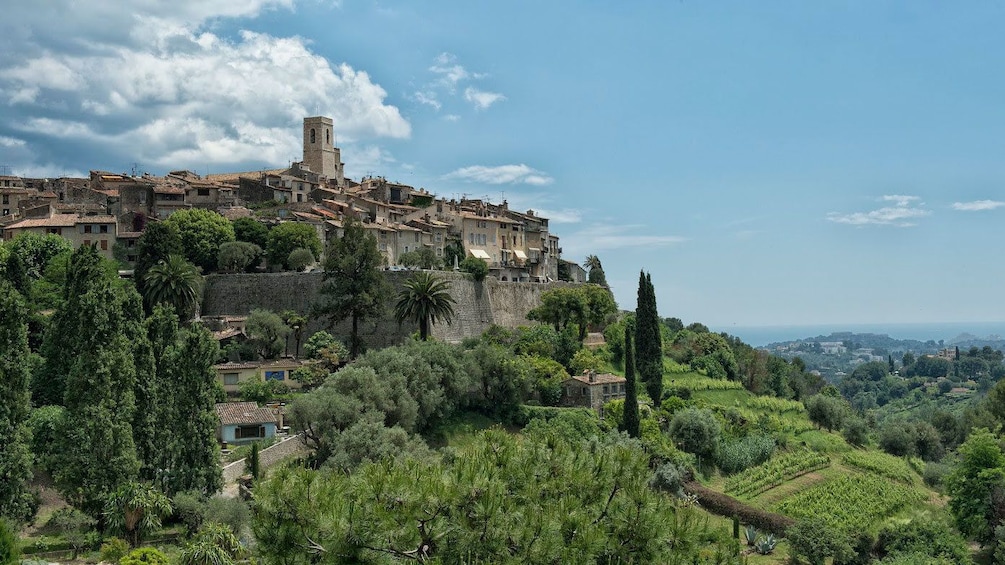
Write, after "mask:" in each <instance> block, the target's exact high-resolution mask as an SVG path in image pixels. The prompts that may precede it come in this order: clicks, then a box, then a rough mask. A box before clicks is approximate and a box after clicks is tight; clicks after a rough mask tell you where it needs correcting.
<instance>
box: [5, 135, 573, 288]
mask: <svg viewBox="0 0 1005 565" xmlns="http://www.w3.org/2000/svg"><path fill="white" fill-rule="evenodd" d="M344 167H345V165H344V163H343V162H342V158H341V150H340V149H339V148H338V147H336V146H335V144H334V135H333V123H332V120H331V118H327V117H323V116H317V117H309V118H305V119H304V122H303V160H302V161H300V162H294V163H292V164H291V165H290V166H289V167H287V168H282V169H268V170H258V171H247V172H234V173H223V174H208V175H204V176H200V175H198V174H196V173H193V172H191V171H187V170H179V171H171V172H169V173H168V174H166V175H164V176H153V175H150V174H146V173H143V174H140V175H137V174H135V172H134V173H133V174H126V173H121V174H118V173H111V172H107V171H91V172H90V176H89V178H86V179H85V178H57V179H37V178H22V177H17V176H9V175H6V176H0V202H2V204H0V227H2V228H3V238H4V239H5V240H12V239H14V238H15V237H17V236H18V235H19V234H22V233H38V234H57V235H60V236H62V237H64V238H66V239H67V240H69V241H70V242H71V244H73V246H74V247H77V246H79V245H81V244H88V245H94V246H95V247H96V249H97V250H98V251H99V253H100V254H101V255H102V256H104V257H105V258H107V259H116V260H118V261H120V262H123V263H126V264H131V263H133V262H134V261H135V260H136V245H137V241H138V240H139V238H140V236H141V235H142V233H143V231H144V229H145V228H146V227H147V226H148V225H149V224H150V223H151V222H158V221H161V220H164V219H166V218H168V217H169V216H170V215H171V214H173V213H174V212H177V211H179V210H185V209H192V208H202V209H207V210H213V211H216V212H218V213H219V214H221V215H222V216H223V217H225V218H227V219H229V220H236V219H238V218H243V217H256V218H257V219H259V220H262V221H267V222H270V223H273V224H277V223H282V222H299V223H304V224H307V225H310V226H311V227H313V228H314V229H315V230H316V231H317V234H318V237H319V238H320V240H321V241H322V242H328V241H330V240H331V239H332V238H334V237H339V236H341V233H342V231H341V230H342V226H343V222H344V221H345V218H346V217H348V216H352V217H354V218H357V219H359V220H361V221H362V223H363V226H364V227H365V229H366V230H367V231H369V232H372V233H373V235H374V236H375V238H376V240H377V242H378V248H379V250H380V253H381V255H382V257H383V261H384V265H385V267H387V268H389V269H394V268H396V267H397V266H400V265H401V264H402V262H403V261H402V259H403V257H407V255H406V254H408V253H409V252H416V251H419V250H422V249H429V250H431V251H432V253H433V254H434V255H435V257H437V258H439V260H440V261H441V262H449V261H447V259H448V258H449V257H448V256H449V255H450V253H449V252H448V250H449V249H450V248H451V246H453V247H454V248H455V249H456V250H457V251H456V252H455V253H454V257H457V256H461V257H475V258H479V259H483V260H484V261H485V262H486V263H487V264H488V267H489V272H490V274H491V275H492V276H493V277H495V278H496V279H498V280H500V281H519V282H548V281H554V280H559V279H560V278H562V279H565V280H573V281H578V282H583V281H585V272H584V270H583V269H582V268H581V267H580V266H579V265H577V264H575V263H572V262H564V261H563V260H562V259H561V252H562V249H561V247H560V246H559V238H558V236H557V235H556V234H554V233H552V232H551V231H550V229H549V225H548V219H547V218H543V217H541V216H540V215H538V214H536V213H535V212H534V211H533V210H526V211H524V212H520V211H516V210H511V209H510V208H509V205H508V203H507V202H506V201H505V200H504V201H503V202H502V203H500V204H493V203H491V202H487V201H484V200H480V199H468V198H461V199H459V200H457V199H451V200H446V199H444V198H440V197H437V196H436V195H434V194H433V193H431V192H429V191H427V190H426V189H423V188H418V189H416V188H414V187H411V186H408V185H405V184H399V183H394V182H389V181H388V180H387V179H385V178H383V177H365V178H362V179H361V180H360V181H359V182H356V181H354V180H352V179H349V178H346V176H345V174H344ZM319 259H320V258H319ZM455 262H456V260H455ZM447 266H448V267H449V266H450V265H447Z"/></svg>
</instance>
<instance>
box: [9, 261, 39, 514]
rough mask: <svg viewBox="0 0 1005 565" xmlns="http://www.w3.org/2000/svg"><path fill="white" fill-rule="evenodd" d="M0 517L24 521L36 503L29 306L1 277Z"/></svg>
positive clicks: (32, 512)
mask: <svg viewBox="0 0 1005 565" xmlns="http://www.w3.org/2000/svg"><path fill="white" fill-rule="evenodd" d="M0 319H3V323H2V324H0V352H3V353H2V354H0V437H2V438H3V441H0V477H3V480H2V481H0V519H3V518H7V519H8V520H11V521H12V522H14V523H18V524H21V523H25V522H28V521H29V520H30V519H31V518H32V517H33V516H34V515H35V510H36V507H37V503H36V501H35V496H34V493H33V492H32V491H31V488H30V487H29V482H30V481H31V479H32V463H33V461H32V459H33V458H32V452H31V451H30V445H29V439H30V437H31V435H30V430H29V428H28V425H27V424H28V413H29V409H30V403H29V399H30V396H31V394H30V392H29V389H28V387H29V382H30V380H31V369H32V361H31V351H30V350H29V349H28V311H27V308H26V306H25V303H24V299H23V298H22V297H21V294H20V293H19V292H18V291H17V290H15V289H14V288H13V287H12V286H11V285H10V284H9V283H8V282H7V281H4V280H2V279H0Z"/></svg>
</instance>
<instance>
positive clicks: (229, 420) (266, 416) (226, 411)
mask: <svg viewBox="0 0 1005 565" xmlns="http://www.w3.org/2000/svg"><path fill="white" fill-rule="evenodd" d="M216 415H217V416H219V417H220V424H221V425H224V426H233V425H240V424H264V423H266V422H275V421H276V415H275V414H273V413H272V410H269V409H268V408H260V407H259V406H258V403H256V402H223V403H220V404H217V405H216Z"/></svg>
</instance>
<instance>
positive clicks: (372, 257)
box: [317, 218, 390, 359]
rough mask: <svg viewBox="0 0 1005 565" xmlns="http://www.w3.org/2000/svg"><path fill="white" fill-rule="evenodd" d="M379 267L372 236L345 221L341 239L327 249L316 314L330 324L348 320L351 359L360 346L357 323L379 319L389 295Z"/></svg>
mask: <svg viewBox="0 0 1005 565" xmlns="http://www.w3.org/2000/svg"><path fill="white" fill-rule="evenodd" d="M382 264H383V259H382V257H381V255H380V251H378V250H377V240H376V238H375V237H374V236H373V234H370V233H367V231H366V230H365V229H364V228H363V226H362V225H360V224H359V222H357V221H356V220H354V219H352V218H349V219H347V220H346V222H345V226H344V228H343V235H342V237H339V238H336V239H334V240H332V242H331V244H330V245H329V247H328V252H327V254H326V257H325V271H324V282H323V283H322V285H321V290H320V293H321V296H322V298H323V302H322V303H321V304H320V305H318V307H317V312H318V313H319V314H321V315H324V316H326V317H328V319H329V322H330V323H331V324H332V325H334V324H336V323H338V322H341V321H342V320H345V319H347V318H348V319H349V320H350V321H351V323H352V327H351V330H350V340H349V352H350V355H351V356H352V358H353V359H355V358H356V357H357V356H359V353H360V350H361V349H362V346H363V341H362V339H361V338H360V335H359V324H360V322H362V321H365V320H367V319H368V318H373V317H377V316H379V315H380V314H381V312H383V311H384V306H385V302H386V300H387V298H388V295H389V292H390V290H389V287H388V284H387V281H386V280H385V278H384V274H383V273H382V272H381V270H380V267H381V265H382Z"/></svg>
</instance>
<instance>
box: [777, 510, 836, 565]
mask: <svg viewBox="0 0 1005 565" xmlns="http://www.w3.org/2000/svg"><path fill="white" fill-rule="evenodd" d="M786 537H787V538H788V540H789V553H790V555H791V556H793V557H803V558H805V559H806V560H807V561H809V562H810V565H824V559H826V558H827V557H830V556H833V555H835V554H839V555H848V554H850V553H851V547H850V546H849V545H848V543H847V541H846V540H845V539H844V537H843V536H842V535H841V534H840V533H839V532H837V531H835V530H833V529H831V528H828V527H827V524H826V523H824V522H823V521H822V520H819V519H817V518H808V519H805V520H800V521H799V522H797V523H796V525H795V526H792V527H791V528H789V530H788V533H787V534H786Z"/></svg>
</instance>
